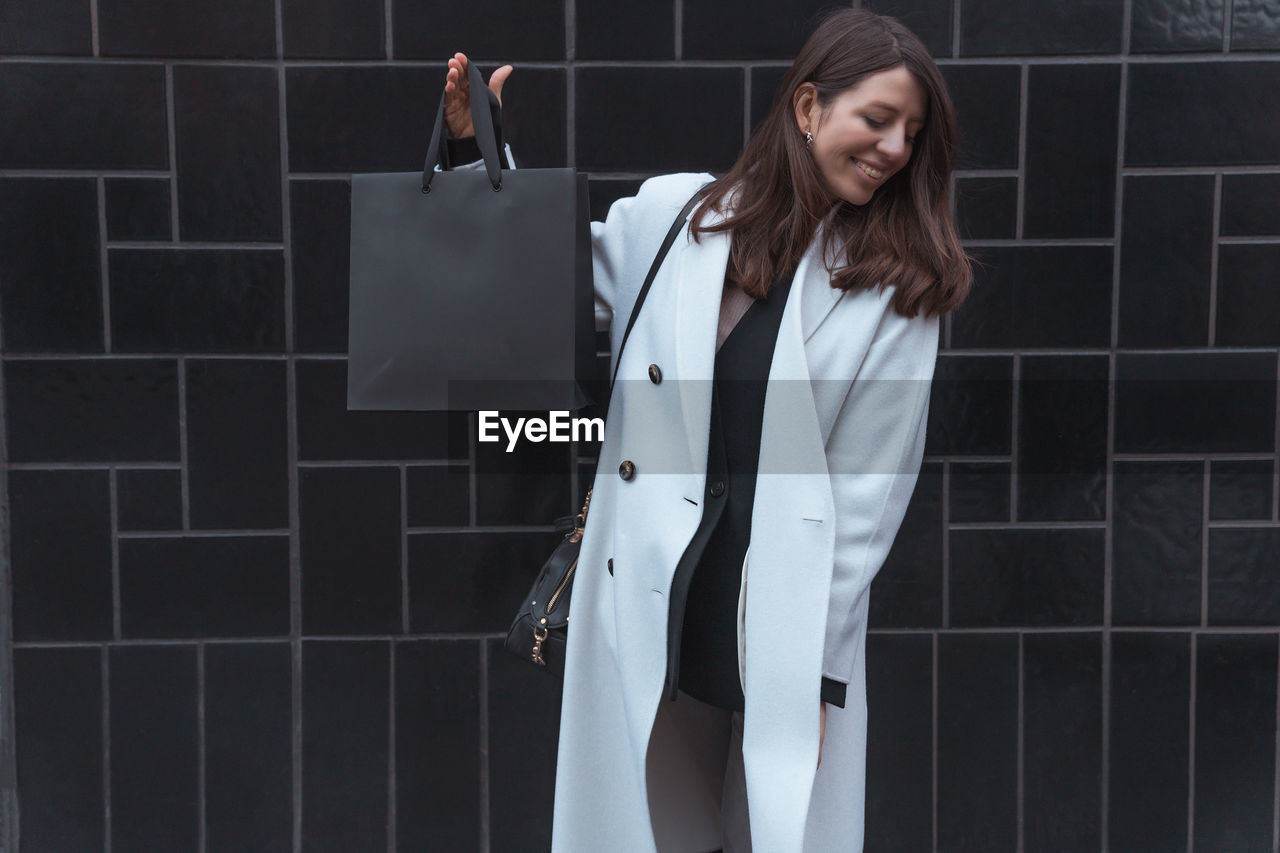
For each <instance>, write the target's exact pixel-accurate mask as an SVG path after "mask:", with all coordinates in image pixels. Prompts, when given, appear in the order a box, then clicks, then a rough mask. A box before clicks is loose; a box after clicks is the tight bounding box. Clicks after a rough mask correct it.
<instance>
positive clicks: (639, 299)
mask: <svg viewBox="0 0 1280 853" xmlns="http://www.w3.org/2000/svg"><path fill="white" fill-rule="evenodd" d="M713 183H715V182H714V181H711V182H708V183H705V184H703V185H702V186H700V187H698V190H697V192H695V193H694V194H693V197H692V198H690V199H689V200H688V201H687V202H686V203H685V206H684V209H683V210H681V211H680V213H679V215H678V216H676V219H675V222H672V223H671V230H670V231H668V232H667V237H666V239H665V240H663V241H662V248H660V249H659V250H658V254H657V257H655V258H654V259H653V266H651V267H649V275H648V277H646V278H645V280H644V284H643V285H642V286H641V287H640V293H639V295H637V296H636V304H635V305H634V306H633V307H632V309H631V318H630V319H629V320H627V330H626V331H625V332H623V333H622V343H621V344H619V345H618V359H617V361H615V362H614V363H613V378H612V379H610V380H609V396H613V384H614V383H615V382H617V381H618V368H619V367H620V366H621V365H622V350H623V348H624V347H626V345H627V338H629V337H630V336H631V327H632V326H634V325H635V324H636V315H638V314H639V313H640V306H641V305H643V304H644V298H645V297H646V296H648V295H649V288H650V287H651V286H652V285H653V279H654V278H655V277H656V276H657V275H658V268H659V267H661V266H662V261H663V259H664V258H665V257H666V256H667V252H668V251H669V250H670V249H671V244H672V243H674V242H675V241H676V235H677V234H679V233H680V232H681V230H683V228H682V226H683V225H684V221H685V218H686V217H687V216H688V215H689V211H690V210H691V209H692V208H693V206H694V205H695V204H696V203H697V202H698V199H699V198H701V196H702V193H703V191H704V190H706V188H707V187H709V186H711V184H713Z"/></svg>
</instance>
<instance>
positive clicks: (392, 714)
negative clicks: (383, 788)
mask: <svg viewBox="0 0 1280 853" xmlns="http://www.w3.org/2000/svg"><path fill="white" fill-rule="evenodd" d="M387 648H388V649H389V650H390V655H391V664H390V669H389V672H390V678H388V679H387V682H388V684H387V691H388V694H387V695H388V696H389V700H388V702H387V853H396V845H397V839H396V641H395V640H389V641H388V642H387Z"/></svg>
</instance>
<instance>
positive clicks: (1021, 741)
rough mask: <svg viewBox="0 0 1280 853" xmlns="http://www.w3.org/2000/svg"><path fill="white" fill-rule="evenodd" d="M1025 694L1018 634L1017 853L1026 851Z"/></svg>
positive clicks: (1022, 651) (1022, 643)
mask: <svg viewBox="0 0 1280 853" xmlns="http://www.w3.org/2000/svg"><path fill="white" fill-rule="evenodd" d="M1026 692H1027V674H1026V649H1025V635H1024V634H1023V633H1022V632H1019V633H1018V774H1017V776H1018V781H1017V783H1016V784H1017V792H1018V809H1017V815H1018V819H1017V826H1018V835H1017V838H1018V846H1017V851H1018V853H1023V851H1024V850H1026V842H1025V839H1024V836H1025V834H1026V833H1025V823H1026V817H1025V810H1026V791H1025V788H1026V751H1027V747H1026V739H1027V731H1026V702H1025V694H1026Z"/></svg>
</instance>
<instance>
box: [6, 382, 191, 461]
mask: <svg viewBox="0 0 1280 853" xmlns="http://www.w3.org/2000/svg"><path fill="white" fill-rule="evenodd" d="M5 393H6V400H5V402H6V409H7V411H6V416H7V419H8V424H7V426H8V429H9V461H10V462H76V461H102V462H125V461H138V462H144V461H145V462H164V461H171V462H177V461H178V458H179V451H178V378H177V373H176V370H175V364H174V362H172V361H169V360H161V359H110V360H105V361H87V360H75V361H58V360H52V359H49V360H45V359H42V360H40V361H9V362H7V363H6V364H5Z"/></svg>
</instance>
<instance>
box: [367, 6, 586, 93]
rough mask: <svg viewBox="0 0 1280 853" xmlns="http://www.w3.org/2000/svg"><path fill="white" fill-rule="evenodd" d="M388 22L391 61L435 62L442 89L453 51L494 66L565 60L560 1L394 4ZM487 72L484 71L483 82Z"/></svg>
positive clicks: (562, 16) (562, 15) (487, 70)
mask: <svg viewBox="0 0 1280 853" xmlns="http://www.w3.org/2000/svg"><path fill="white" fill-rule="evenodd" d="M391 19H392V24H393V27H394V28H395V34H394V38H395V56H396V58H397V59H439V60H440V73H439V74H438V75H436V76H438V77H439V78H440V85H441V86H443V85H444V75H445V72H446V71H447V70H448V68H447V67H446V66H445V63H446V61H447V60H448V58H449V57H451V56H453V54H454V53H456V52H458V51H461V52H462V53H465V54H466V55H467V58H468V59H470V58H472V57H473V56H474V57H476V58H477V59H494V60H501V61H500V62H499V63H498V64H499V65H504V64H506V63H513V64H514V62H515V61H516V60H520V59H525V60H528V59H547V60H561V59H564V58H565V31H564V6H563V4H560V3H553V4H529V3H521V2H518V0H493V2H489V3H485V4H484V5H475V6H463V7H460V6H457V5H453V4H448V3H443V2H441V0H394V2H393V4H392V8H391ZM494 67H497V66H494ZM492 70H493V69H492V68H487V69H486V70H485V75H484V79H485V80H486V81H487V80H488V79H489V73H490V72H491V71H492ZM516 73H519V72H518V71H517V72H516ZM503 94H504V96H505V94H506V91H505V90H504V91H503ZM432 103H434V101H433V102H432Z"/></svg>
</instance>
